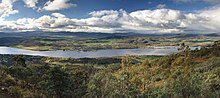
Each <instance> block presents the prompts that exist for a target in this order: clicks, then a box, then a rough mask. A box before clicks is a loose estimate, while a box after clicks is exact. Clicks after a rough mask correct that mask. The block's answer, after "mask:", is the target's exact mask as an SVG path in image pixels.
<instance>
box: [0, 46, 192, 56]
mask: <svg viewBox="0 0 220 98" xmlns="http://www.w3.org/2000/svg"><path fill="white" fill-rule="evenodd" d="M195 48H196V47H191V49H195ZM177 49H178V47H157V48H154V49H107V50H97V51H88V52H81V51H61V50H59V51H31V50H24V49H18V48H10V47H4V46H0V54H13V55H32V56H49V57H62V58H98V57H113V56H125V55H169V54H174V53H178V50H177Z"/></svg>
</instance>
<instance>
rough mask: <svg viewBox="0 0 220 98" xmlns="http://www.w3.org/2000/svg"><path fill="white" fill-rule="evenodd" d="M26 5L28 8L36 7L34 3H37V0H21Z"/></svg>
mask: <svg viewBox="0 0 220 98" xmlns="http://www.w3.org/2000/svg"><path fill="white" fill-rule="evenodd" d="M23 1H24V3H25V4H26V6H27V7H30V8H34V9H35V8H37V6H36V4H37V3H38V0H23Z"/></svg>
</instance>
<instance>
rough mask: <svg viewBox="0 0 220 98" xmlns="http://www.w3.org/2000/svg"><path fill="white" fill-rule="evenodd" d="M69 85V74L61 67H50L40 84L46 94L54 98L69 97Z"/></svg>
mask: <svg viewBox="0 0 220 98" xmlns="http://www.w3.org/2000/svg"><path fill="white" fill-rule="evenodd" d="M71 84H72V79H71V76H70V74H69V73H68V72H67V71H66V70H65V69H64V68H62V67H61V66H54V67H51V68H50V70H49V71H48V73H47V74H46V75H44V80H43V81H41V82H40V85H41V87H42V88H43V90H44V91H46V94H47V95H49V96H51V97H56V98H63V97H70V96H71Z"/></svg>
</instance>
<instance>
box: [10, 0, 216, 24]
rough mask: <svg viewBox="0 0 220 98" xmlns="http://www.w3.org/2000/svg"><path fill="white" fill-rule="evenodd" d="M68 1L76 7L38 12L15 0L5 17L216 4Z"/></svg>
mask: <svg viewBox="0 0 220 98" xmlns="http://www.w3.org/2000/svg"><path fill="white" fill-rule="evenodd" d="M47 1H48V0H39V1H38V4H37V5H38V6H39V7H42V6H43V5H44V4H45V3H46V2H47ZM69 3H72V4H76V5H77V7H70V8H68V9H62V10H57V11H44V12H38V11H37V10H33V9H32V8H27V7H25V6H24V5H25V4H24V2H22V1H17V2H15V3H14V4H13V5H14V9H18V10H19V13H18V14H15V15H12V16H10V17H7V19H10V20H12V19H18V18H23V17H29V18H37V17H40V16H42V15H45V14H46V15H47V14H51V13H54V12H59V13H62V14H65V15H66V16H68V17H70V18H86V17H89V15H88V13H90V12H92V11H98V10H112V9H113V10H119V9H124V10H126V11H127V12H132V11H137V10H144V9H156V8H157V6H158V5H159V4H164V5H166V8H170V9H176V10H181V11H184V12H194V11H196V10H201V9H205V8H209V7H211V6H213V5H216V4H212V3H207V2H175V1H174V0H70V1H69Z"/></svg>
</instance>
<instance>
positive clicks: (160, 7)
mask: <svg viewBox="0 0 220 98" xmlns="http://www.w3.org/2000/svg"><path fill="white" fill-rule="evenodd" d="M166 7H167V6H166V4H158V5H157V8H158V9H162V8H166Z"/></svg>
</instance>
